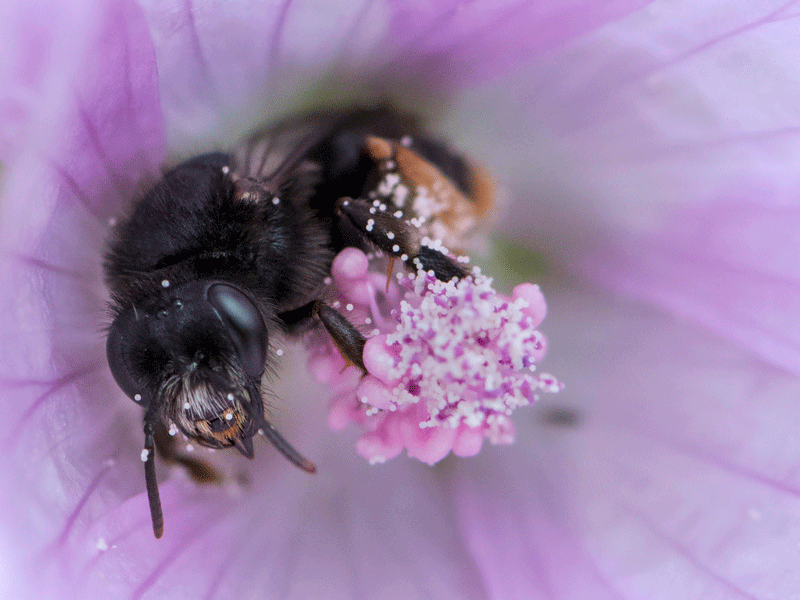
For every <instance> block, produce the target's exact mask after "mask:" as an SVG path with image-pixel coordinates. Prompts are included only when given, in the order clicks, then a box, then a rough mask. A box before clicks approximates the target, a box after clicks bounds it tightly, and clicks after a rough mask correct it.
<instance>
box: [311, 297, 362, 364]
mask: <svg viewBox="0 0 800 600" xmlns="http://www.w3.org/2000/svg"><path fill="white" fill-rule="evenodd" d="M312 315H313V316H314V317H315V318H316V319H319V320H320V321H321V322H322V324H323V325H324V326H325V329H326V330H327V331H328V333H329V334H330V336H331V338H332V339H333V343H334V344H336V348H337V349H338V350H339V353H340V354H341V355H342V358H344V360H345V362H346V363H347V366H350V365H355V366H356V367H358V368H359V369H361V372H362V373H364V374H365V375H366V373H367V368H366V367H365V366H364V357H363V354H364V344H365V343H366V342H367V338H365V337H364V336H363V335H362V334H361V332H360V331H359V330H358V329H356V328H355V326H354V325H353V324H352V323H351V322H350V321H348V320H347V319H346V318H344V317H343V316H342V315H341V314H340V313H339V312H338V311H337V310H335V309H333V308H331V307H330V306H328V305H327V304H325V303H324V302H322V301H321V300H317V301H315V302H314V306H313V308H312ZM345 368H347V367H345Z"/></svg>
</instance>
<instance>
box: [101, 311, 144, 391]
mask: <svg viewBox="0 0 800 600" xmlns="http://www.w3.org/2000/svg"><path fill="white" fill-rule="evenodd" d="M135 328H136V319H135V318H134V312H133V311H132V310H127V311H125V312H123V313H120V314H119V315H118V316H117V318H116V319H114V322H113V323H112V324H111V329H109V332H108V339H107V340H106V358H107V360H108V367H109V369H111V374H112V375H113V376H114V381H116V382H117V385H118V386H119V387H120V389H121V390H122V391H123V392H125V395H127V396H128V397H130V398H132V399H133V400H135V401H136V402H142V398H143V391H144V387H143V385H142V384H141V382H139V381H138V380H137V378H136V377H135V375H134V374H133V373H132V372H131V365H130V353H131V350H132V349H133V348H132V346H133V344H134V343H136V342H135V339H136V336H135V331H134V330H135Z"/></svg>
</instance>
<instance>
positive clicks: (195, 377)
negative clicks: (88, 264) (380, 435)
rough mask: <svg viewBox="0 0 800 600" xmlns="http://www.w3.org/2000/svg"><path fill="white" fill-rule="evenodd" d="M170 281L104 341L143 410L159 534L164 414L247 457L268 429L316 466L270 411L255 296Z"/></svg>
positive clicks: (121, 380)
mask: <svg viewBox="0 0 800 600" xmlns="http://www.w3.org/2000/svg"><path fill="white" fill-rule="evenodd" d="M166 283H167V285H165V286H164V292H163V293H161V294H160V295H159V300H158V302H156V303H153V304H151V305H148V306H146V307H136V306H131V307H130V308H127V309H125V310H123V311H121V312H120V313H119V314H118V315H117V316H116V318H115V319H114V322H113V323H112V325H111V328H110V330H109V334H108V341H107V345H106V355H107V357H108V365H109V367H110V369H111V373H112V375H113V376H114V379H115V380H116V382H117V384H118V385H119V387H120V388H121V389H122V391H123V392H125V394H127V395H128V396H129V397H130V398H132V399H133V400H134V401H136V402H137V403H138V404H140V405H141V406H142V407H143V408H144V409H145V415H144V430H145V447H144V450H143V451H142V460H143V461H145V475H146V478H147V489H148V495H149V497H150V508H151V512H152V514H153V525H154V530H155V531H156V535H157V537H158V536H159V527H158V526H157V523H158V521H159V519H160V518H161V517H160V514H161V508H160V502H159V500H158V488H157V483H156V479H155V466H154V462H153V451H154V449H155V441H154V431H155V427H156V424H157V423H159V422H163V421H164V420H166V419H168V420H170V421H171V422H173V423H175V425H176V426H177V427H178V428H179V429H180V430H181V431H182V432H183V433H184V434H185V435H186V436H187V437H189V438H191V439H192V440H195V441H197V442H198V443H199V444H202V445H204V446H208V447H211V448H227V447H231V446H235V447H236V448H237V450H239V452H241V453H242V454H243V455H245V456H247V457H248V458H252V457H253V441H252V438H253V436H254V435H255V434H256V433H261V434H264V435H265V436H266V437H267V438H268V439H269V440H270V441H271V442H272V443H273V444H274V445H275V446H276V447H277V448H278V450H280V451H281V453H282V454H283V455H284V456H286V457H287V458H288V459H289V460H291V461H292V462H293V463H294V464H296V465H297V466H299V467H301V468H302V469H304V470H306V471H310V472H313V471H314V470H315V467H314V465H313V464H312V463H310V462H309V461H308V460H306V459H305V458H303V457H302V456H301V455H300V454H299V453H298V452H297V451H296V450H295V449H294V448H293V447H292V446H291V445H290V444H289V443H288V442H286V440H284V439H283V437H282V436H280V434H279V433H278V432H277V431H276V430H275V428H274V427H273V426H272V425H271V424H270V423H269V422H268V421H267V420H266V418H265V416H264V405H263V400H262V398H261V392H260V382H261V377H262V375H263V374H264V369H265V365H266V359H267V347H268V341H269V339H268V331H267V327H266V322H265V319H264V316H263V314H262V312H261V310H260V309H259V308H258V306H257V305H256V303H255V301H254V300H253V299H252V298H251V297H250V296H249V295H248V294H246V293H245V292H244V291H242V290H241V289H239V288H238V287H236V286H234V285H231V284H229V283H226V282H220V281H194V282H191V283H187V284H184V285H182V286H177V287H175V289H174V290H173V289H171V288H170V286H169V282H166Z"/></svg>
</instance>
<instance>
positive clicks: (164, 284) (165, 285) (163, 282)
mask: <svg viewBox="0 0 800 600" xmlns="http://www.w3.org/2000/svg"><path fill="white" fill-rule="evenodd" d="M161 287H163V288H168V287H169V279H162V280H161Z"/></svg>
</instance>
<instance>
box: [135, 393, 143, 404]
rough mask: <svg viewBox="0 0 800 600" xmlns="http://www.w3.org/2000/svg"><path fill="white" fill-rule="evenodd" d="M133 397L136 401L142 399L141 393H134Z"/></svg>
mask: <svg viewBox="0 0 800 600" xmlns="http://www.w3.org/2000/svg"><path fill="white" fill-rule="evenodd" d="M133 399H134V400H136V402H141V401H142V395H141V394H134V395H133Z"/></svg>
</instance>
